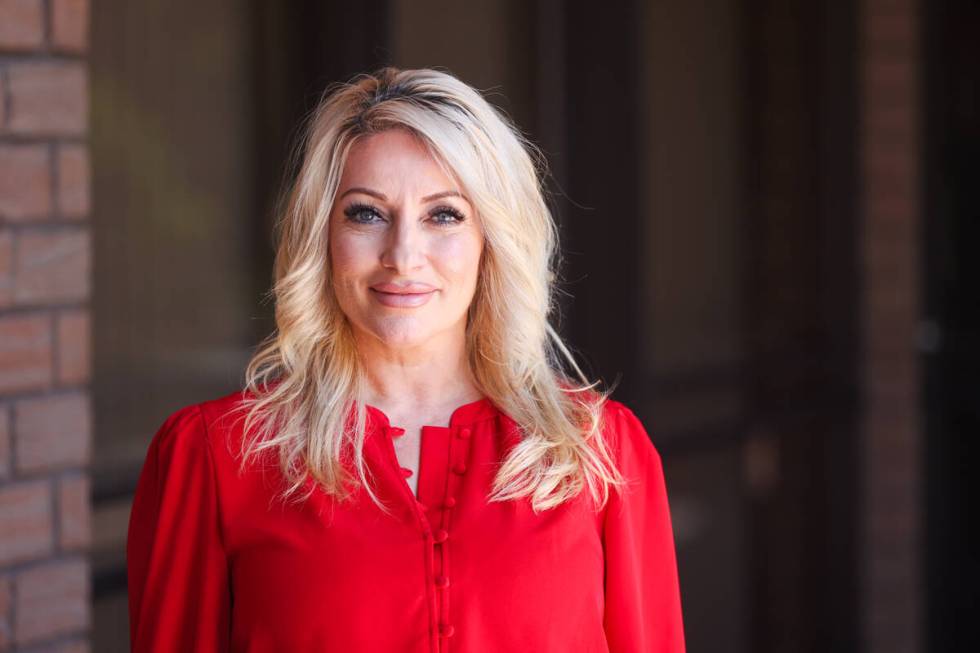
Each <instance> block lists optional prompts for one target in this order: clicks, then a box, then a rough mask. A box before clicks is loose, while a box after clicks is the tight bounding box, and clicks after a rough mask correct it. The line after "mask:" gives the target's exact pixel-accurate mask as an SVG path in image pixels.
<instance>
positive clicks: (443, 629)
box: [439, 624, 456, 637]
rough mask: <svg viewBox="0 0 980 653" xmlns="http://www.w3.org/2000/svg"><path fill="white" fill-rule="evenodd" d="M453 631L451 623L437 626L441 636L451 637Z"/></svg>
mask: <svg viewBox="0 0 980 653" xmlns="http://www.w3.org/2000/svg"><path fill="white" fill-rule="evenodd" d="M455 632H456V629H455V628H453V625H452V624H441V625H440V626H439V634H440V635H442V636H443V637H452V636H453V633H455Z"/></svg>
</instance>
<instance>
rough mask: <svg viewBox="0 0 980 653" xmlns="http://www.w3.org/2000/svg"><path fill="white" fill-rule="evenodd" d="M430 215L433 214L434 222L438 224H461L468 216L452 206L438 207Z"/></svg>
mask: <svg viewBox="0 0 980 653" xmlns="http://www.w3.org/2000/svg"><path fill="white" fill-rule="evenodd" d="M430 215H431V216H432V220H433V222H435V223H436V224H438V225H453V224H459V223H460V222H462V221H463V220H465V219H466V216H464V215H463V214H462V213H460V212H459V211H457V210H456V209H454V208H453V207H451V206H439V207H436V208H435V209H433V210H432V213H431V214H430Z"/></svg>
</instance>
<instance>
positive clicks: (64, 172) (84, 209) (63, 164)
mask: <svg viewBox="0 0 980 653" xmlns="http://www.w3.org/2000/svg"><path fill="white" fill-rule="evenodd" d="M57 161H58V192H57V196H56V197H57V202H58V212H59V213H60V214H61V215H62V216H64V217H66V218H83V217H85V216H87V215H88V212H89V208H90V203H91V200H90V197H91V167H90V162H89V156H88V148H87V147H85V146H84V145H65V146H62V147H61V148H59V149H58V159H57Z"/></svg>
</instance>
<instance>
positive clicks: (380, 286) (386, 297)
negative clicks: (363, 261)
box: [371, 282, 437, 308]
mask: <svg viewBox="0 0 980 653" xmlns="http://www.w3.org/2000/svg"><path fill="white" fill-rule="evenodd" d="M436 290H437V289H436V288H434V287H433V286H430V285H429V284H427V283H415V282H413V283H407V284H397V283H377V284H374V285H373V286H371V294H372V295H374V297H375V299H377V300H378V301H379V302H380V303H381V304H383V305H385V306H391V307H393V308H415V307H417V306H422V305H423V304H425V303H426V302H428V301H429V300H430V299H431V298H432V296H433V295H434V294H435V292H436Z"/></svg>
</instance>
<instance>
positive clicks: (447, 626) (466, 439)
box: [432, 426, 473, 651]
mask: <svg viewBox="0 0 980 653" xmlns="http://www.w3.org/2000/svg"><path fill="white" fill-rule="evenodd" d="M472 435H473V429H472V428H470V427H469V426H464V427H458V428H455V429H454V436H455V437H453V438H452V439H451V441H450V445H449V464H450V469H451V471H452V472H453V473H452V474H448V475H447V478H446V496H445V499H444V500H443V502H442V508H443V509H442V511H441V527H440V528H438V529H437V530H436V531H435V532H434V533H433V537H432V541H433V546H438V547H439V553H440V554H441V555H440V558H441V561H442V573H441V575H440V580H441V582H443V583H445V584H444V585H442V586H441V587H442V592H441V596H442V605H441V609H440V625H439V634H440V636H441V637H442V638H443V639H444V640H445V639H448V638H450V637H452V636H453V634H454V633H455V632H456V628H455V626H454V625H453V624H452V623H450V621H449V619H450V605H449V591H448V590H449V585H450V581H449V576H450V573H451V572H450V556H449V548H450V547H449V544H450V543H451V541H452V537H451V530H452V529H451V527H452V522H453V515H454V510H453V509H454V508H455V507H456V505H457V499H456V496H457V495H458V494H459V492H460V490H461V488H462V485H463V480H464V477H465V474H466V471H467V460H468V459H469V453H470V446H469V445H470V442H471V438H472ZM443 646H444V647H445V648H440V650H441V651H446V650H448V642H445V641H444V642H443Z"/></svg>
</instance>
